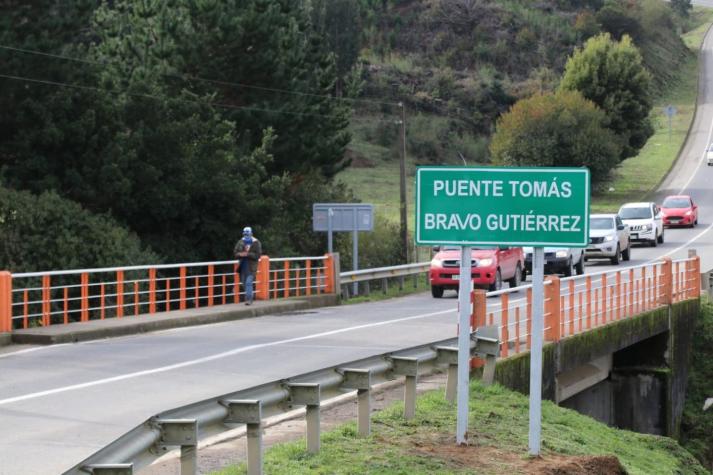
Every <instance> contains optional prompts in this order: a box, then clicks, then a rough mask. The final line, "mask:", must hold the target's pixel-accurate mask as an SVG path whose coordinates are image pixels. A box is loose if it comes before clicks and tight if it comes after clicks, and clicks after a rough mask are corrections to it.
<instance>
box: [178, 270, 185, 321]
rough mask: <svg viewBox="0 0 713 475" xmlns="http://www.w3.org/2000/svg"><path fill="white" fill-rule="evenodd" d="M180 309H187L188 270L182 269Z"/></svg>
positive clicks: (179, 295)
mask: <svg viewBox="0 0 713 475" xmlns="http://www.w3.org/2000/svg"><path fill="white" fill-rule="evenodd" d="M178 289H179V290H178V309H179V310H185V309H186V268H185V267H181V268H180V269H179V271H178Z"/></svg>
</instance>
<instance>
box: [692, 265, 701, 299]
mask: <svg viewBox="0 0 713 475" xmlns="http://www.w3.org/2000/svg"><path fill="white" fill-rule="evenodd" d="M700 296H701V256H694V257H693V297H694V298H700Z"/></svg>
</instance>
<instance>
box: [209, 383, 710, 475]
mask: <svg viewBox="0 0 713 475" xmlns="http://www.w3.org/2000/svg"><path fill="white" fill-rule="evenodd" d="M402 411H403V405H402V404H396V405H394V406H392V407H391V408H389V409H387V410H385V411H382V412H380V413H377V414H374V415H373V419H372V421H373V434H372V435H371V436H370V437H368V438H358V437H357V436H356V427H355V425H354V424H346V425H344V426H342V427H340V428H338V429H336V430H333V431H331V432H328V433H325V434H323V435H322V450H321V452H320V453H319V454H315V455H311V454H308V453H307V452H306V451H305V448H304V442H303V441H301V442H294V443H288V444H283V445H279V446H275V447H273V448H272V449H270V450H268V451H267V452H266V454H265V458H264V462H265V473H270V474H294V473H313V474H357V473H379V474H409V475H412V474H432V473H435V474H446V473H479V474H502V473H508V474H513V473H533V471H534V470H537V469H540V470H541V469H543V468H549V469H559V470H560V471H541V472H536V473H601V472H598V471H597V468H596V466H595V467H593V468H592V470H594V471H593V472H592V471H588V472H583V471H575V472H571V471H566V470H565V471H562V470H563V469H566V467H570V466H571V463H572V460H573V457H578V458H576V459H574V460H576V462H575V463H576V464H578V465H579V466H580V468H581V466H582V465H586V464H587V460H588V461H589V462H592V461H593V459H592V458H591V457H592V456H605V455H608V456H611V455H614V456H616V457H617V458H618V459H619V461H620V463H621V465H622V466H623V467H624V468H625V469H626V471H627V473H629V474H632V475H634V474H646V475H649V474H654V473H661V474H663V473H666V474H670V473H681V474H701V475H703V474H705V473H707V472H706V471H705V470H704V469H703V467H701V465H700V464H699V463H698V462H697V461H696V460H695V459H694V458H693V456H692V455H691V454H690V453H688V452H687V451H686V450H684V449H683V448H682V447H681V446H679V445H678V444H677V443H676V441H674V440H672V439H669V438H667V437H659V436H652V435H644V434H637V433H634V432H629V431H623V430H618V429H613V428H610V427H607V426H606V425H604V424H600V423H598V422H596V421H594V420H593V419H591V418H589V417H586V416H582V415H580V414H578V413H576V412H575V411H571V410H569V409H563V408H560V407H558V406H556V405H555V404H554V403H551V402H549V401H545V402H544V403H543V408H542V416H543V421H542V422H543V423H542V447H543V450H542V455H543V457H542V459H531V458H529V457H527V455H526V454H527V447H528V398H527V397H525V396H523V395H521V394H519V393H515V392H512V391H509V390H507V389H505V388H503V387H501V386H498V385H495V386H490V387H484V386H482V385H481V384H480V382H479V381H473V382H472V383H471V397H470V430H469V433H470V441H471V445H470V446H468V447H456V446H455V444H454V441H453V439H454V434H453V431H454V427H455V406H454V405H453V404H450V403H448V402H446V401H445V400H444V398H443V393H442V391H432V392H429V393H426V394H424V395H423V396H422V397H420V398H419V399H418V402H417V410H416V413H417V416H416V418H415V419H413V420H411V421H404V420H403V418H402V415H401V414H402ZM582 457H586V459H583V458H582ZM599 458H601V457H599ZM609 459H611V457H609ZM594 461H596V460H594ZM615 462H616V461H615ZM568 464H569V465H568ZM245 472H246V467H245V466H244V465H240V466H234V467H229V468H226V469H225V470H223V471H220V472H217V474H219V475H234V474H242V473H245ZM607 473H611V472H607Z"/></svg>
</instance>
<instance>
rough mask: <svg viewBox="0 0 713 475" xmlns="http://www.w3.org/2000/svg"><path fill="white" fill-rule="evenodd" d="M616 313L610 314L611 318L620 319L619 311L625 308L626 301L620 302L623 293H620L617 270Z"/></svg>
mask: <svg viewBox="0 0 713 475" xmlns="http://www.w3.org/2000/svg"><path fill="white" fill-rule="evenodd" d="M615 289H616V314H615V315H612V320H614V319H616V320H621V313H622V312H621V311H622V310H626V307H625V305H626V302H622V300H623V299H622V296H623V294H622V293H621V271H617V273H616V287H615Z"/></svg>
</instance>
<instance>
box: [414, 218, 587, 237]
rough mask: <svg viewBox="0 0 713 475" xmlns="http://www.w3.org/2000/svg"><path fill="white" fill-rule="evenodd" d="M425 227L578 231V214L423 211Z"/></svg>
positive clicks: (447, 229)
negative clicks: (447, 212) (481, 213)
mask: <svg viewBox="0 0 713 475" xmlns="http://www.w3.org/2000/svg"><path fill="white" fill-rule="evenodd" d="M423 217H424V223H423V224H424V228H425V229H427V230H431V229H438V230H446V231H449V230H467V229H470V230H472V231H478V230H480V229H481V227H483V225H484V226H485V227H486V228H487V229H488V230H489V231H528V232H538V231H555V232H565V233H567V232H580V231H581V230H582V228H581V225H582V218H581V216H569V215H556V214H488V215H487V216H485V218H482V217H481V216H480V215H479V214H476V213H468V214H463V215H461V214H458V213H451V214H446V213H425V214H424V216H423Z"/></svg>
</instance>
